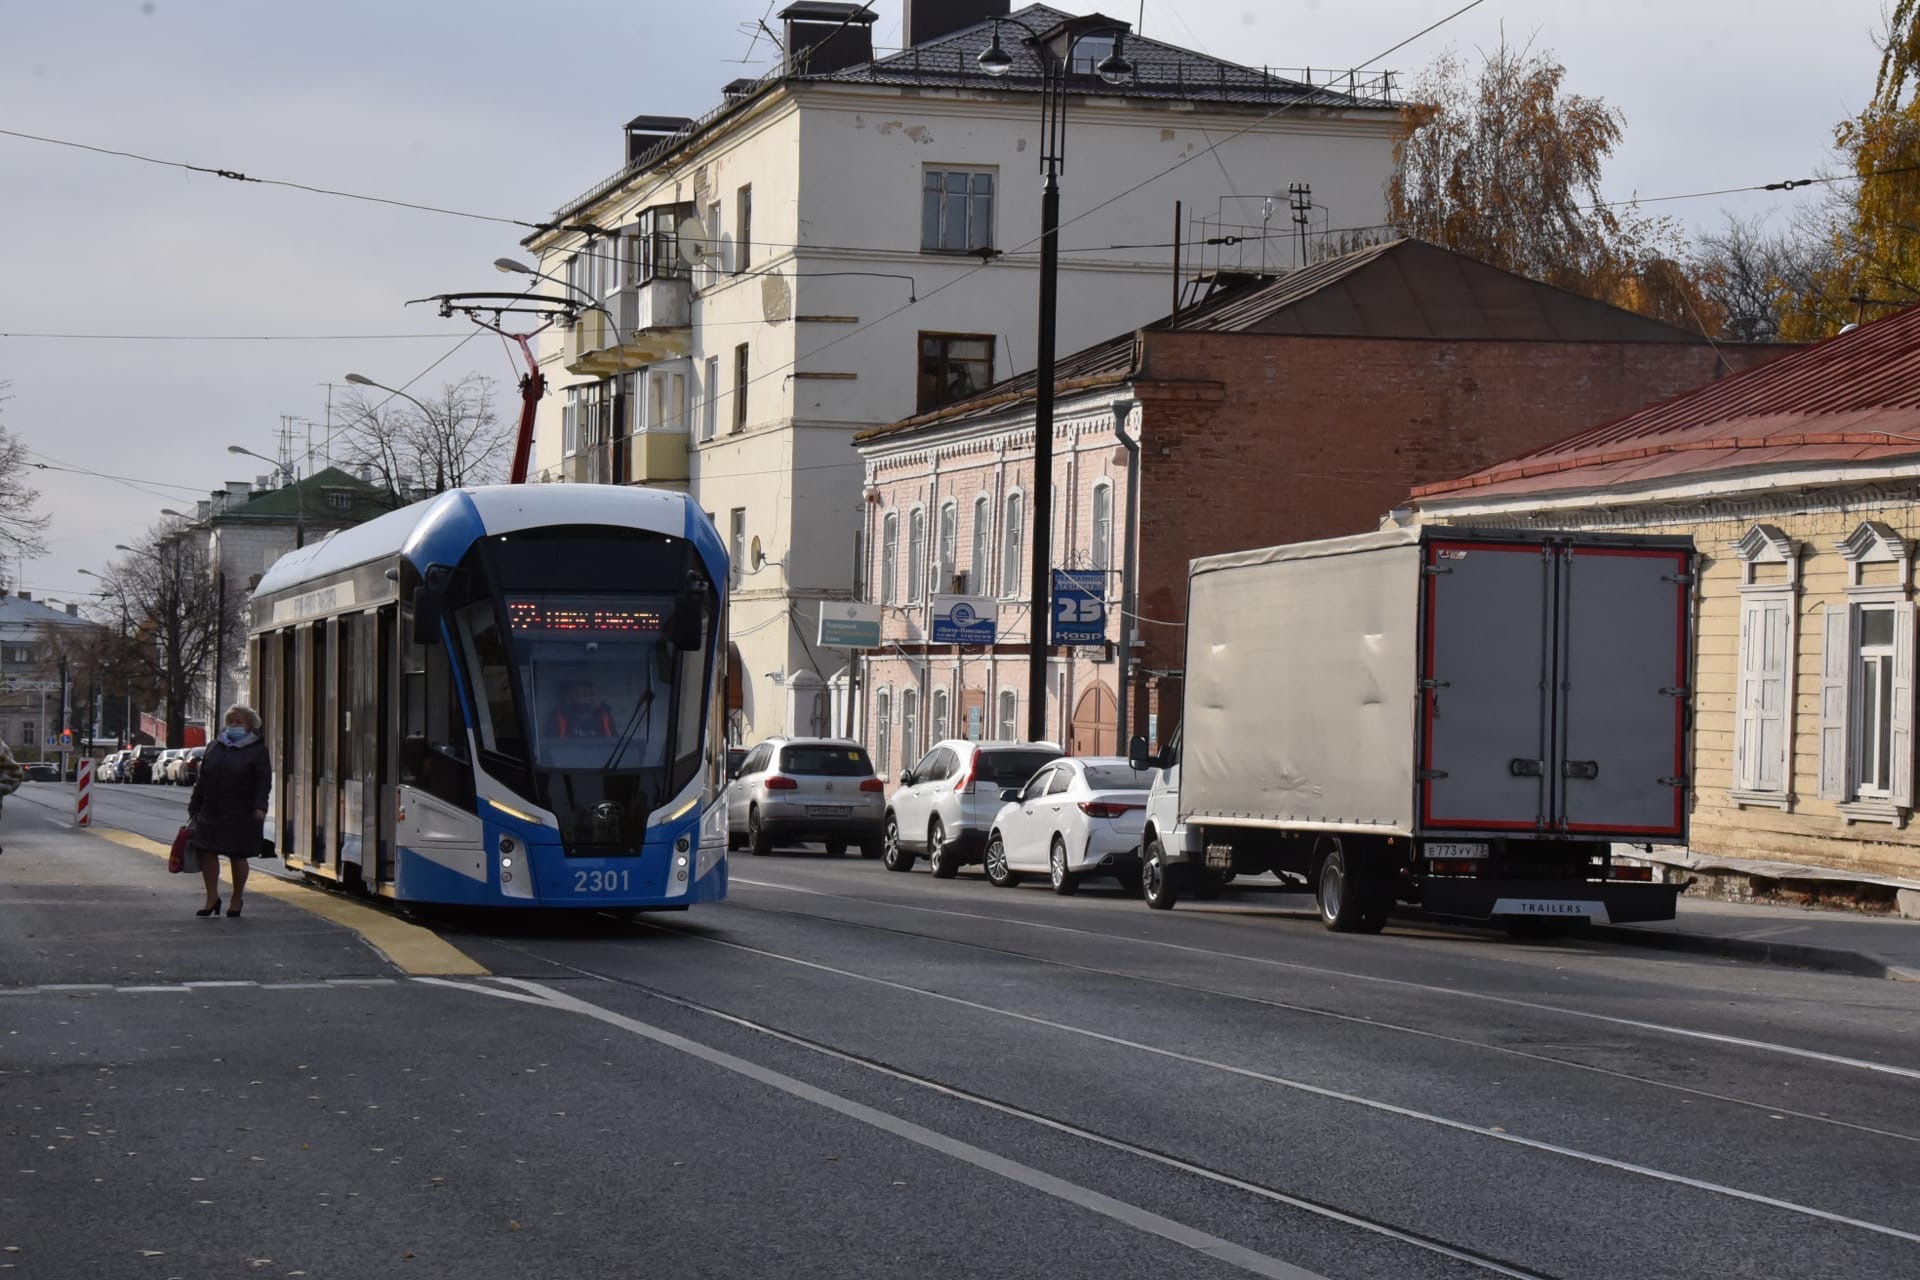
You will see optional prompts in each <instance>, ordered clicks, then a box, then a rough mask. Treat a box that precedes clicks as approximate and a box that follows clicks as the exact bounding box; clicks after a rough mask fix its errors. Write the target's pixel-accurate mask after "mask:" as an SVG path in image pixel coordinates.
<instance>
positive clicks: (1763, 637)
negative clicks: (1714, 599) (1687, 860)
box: [1727, 524, 1800, 809]
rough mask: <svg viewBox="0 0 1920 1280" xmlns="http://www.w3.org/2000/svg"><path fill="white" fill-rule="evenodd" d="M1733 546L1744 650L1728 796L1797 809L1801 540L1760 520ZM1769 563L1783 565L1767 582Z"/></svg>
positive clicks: (1740, 803) (1739, 802) (1742, 802)
mask: <svg viewBox="0 0 1920 1280" xmlns="http://www.w3.org/2000/svg"><path fill="white" fill-rule="evenodd" d="M1733 552H1734V555H1735V557H1736V558H1737V559H1738V560H1739V561H1740V648H1739V652H1738V658H1737V662H1738V665H1737V667H1736V668H1735V675H1734V682H1735V684H1734V703H1733V708H1734V734H1733V743H1734V745H1733V785H1732V786H1731V787H1729V788H1728V792H1727V794H1728V797H1729V798H1730V799H1731V800H1732V801H1733V803H1734V805H1735V806H1736V807H1742V808H1744V807H1762V808H1774V809H1792V808H1793V807H1794V799H1795V797H1794V787H1793V739H1794V706H1795V702H1794V699H1795V693H1796V691H1795V687H1794V686H1795V683H1796V682H1795V676H1796V674H1797V668H1798V666H1799V664H1798V663H1797V662H1796V661H1795V655H1796V654H1798V653H1799V640H1800V637H1799V631H1800V627H1799V597H1800V543H1799V542H1798V541H1796V540H1795V539H1792V538H1789V537H1788V536H1787V535H1786V534H1784V533H1782V532H1781V531H1780V530H1779V529H1777V528H1775V527H1774V526H1773V525H1767V524H1756V525H1754V526H1753V527H1752V528H1751V529H1749V530H1747V532H1746V534H1745V535H1744V536H1743V537H1742V538H1741V539H1740V540H1739V541H1738V542H1735V543H1734V544H1733ZM1764 565H1782V566H1784V573H1783V575H1780V576H1773V577H1771V579H1770V580H1767V581H1762V580H1761V576H1760V575H1761V567H1762V566H1764ZM1769 743H1771V745H1769ZM1763 753H1764V754H1763Z"/></svg>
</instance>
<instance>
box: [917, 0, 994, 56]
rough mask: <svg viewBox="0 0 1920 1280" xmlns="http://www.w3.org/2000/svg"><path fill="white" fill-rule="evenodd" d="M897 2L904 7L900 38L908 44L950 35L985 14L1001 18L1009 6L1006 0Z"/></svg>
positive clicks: (981, 18) (978, 19)
mask: <svg viewBox="0 0 1920 1280" xmlns="http://www.w3.org/2000/svg"><path fill="white" fill-rule="evenodd" d="M900 3H901V5H902V6H903V8H904V9H905V14H904V16H903V17H902V19H901V27H900V40H901V42H902V43H903V44H905V45H906V46H907V47H908V48H912V47H913V46H914V45H917V44H925V43H926V42H927V41H929V40H937V39H939V38H940V37H941V36H944V35H951V34H952V33H953V32H955V31H959V30H961V29H962V28H964V27H971V26H973V25H974V24H975V23H979V22H985V21H986V20H987V19H988V18H1004V17H1006V16H1007V14H1008V12H1009V11H1010V10H1011V9H1012V5H1011V4H1010V3H1009V0H900Z"/></svg>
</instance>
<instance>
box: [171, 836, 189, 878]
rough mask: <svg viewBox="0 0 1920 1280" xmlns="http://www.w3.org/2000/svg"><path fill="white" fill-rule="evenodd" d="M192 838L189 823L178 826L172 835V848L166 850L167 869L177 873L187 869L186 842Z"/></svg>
mask: <svg viewBox="0 0 1920 1280" xmlns="http://www.w3.org/2000/svg"><path fill="white" fill-rule="evenodd" d="M192 839H193V827H192V825H191V824H189V825H187V826H184V827H182V828H180V830H179V831H178V832H176V833H175V834H174V837H173V848H171V849H169V850H168V851H167V870H168V871H170V872H172V873H173V874H174V875H179V874H180V873H181V872H182V871H185V870H186V869H187V842H188V841H190V840H192Z"/></svg>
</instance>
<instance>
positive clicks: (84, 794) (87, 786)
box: [74, 756, 93, 827]
mask: <svg viewBox="0 0 1920 1280" xmlns="http://www.w3.org/2000/svg"><path fill="white" fill-rule="evenodd" d="M79 769H80V771H79V772H78V773H77V774H75V775H74V777H75V779H76V781H75V783H74V788H75V789H74V814H75V817H74V825H75V826H81V827H90V826H92V825H93V761H92V760H90V759H89V758H87V757H86V756H81V757H80V766H79Z"/></svg>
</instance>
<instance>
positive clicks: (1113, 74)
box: [1093, 31, 1133, 85]
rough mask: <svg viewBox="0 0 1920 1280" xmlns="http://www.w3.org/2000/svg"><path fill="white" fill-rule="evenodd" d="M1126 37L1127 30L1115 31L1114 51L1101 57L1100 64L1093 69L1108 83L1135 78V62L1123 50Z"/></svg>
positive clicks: (1119, 82) (1116, 83)
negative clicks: (1128, 59) (1129, 59)
mask: <svg viewBox="0 0 1920 1280" xmlns="http://www.w3.org/2000/svg"><path fill="white" fill-rule="evenodd" d="M1126 38H1127V36H1126V32H1124V31H1116V32H1114V33H1113V52H1112V53H1110V54H1108V55H1107V56H1106V57H1104V58H1102V59H1100V62H1099V64H1098V65H1096V66H1095V67H1094V69H1093V70H1094V73H1095V74H1096V75H1098V76H1099V77H1100V78H1101V79H1102V80H1105V81H1106V82H1107V83H1108V84H1111V85H1122V84H1125V83H1127V82H1128V81H1129V80H1131V79H1133V64H1132V63H1131V62H1129V61H1127V56H1126V54H1125V53H1124V52H1122V46H1123V44H1124V42H1125V41H1126Z"/></svg>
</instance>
